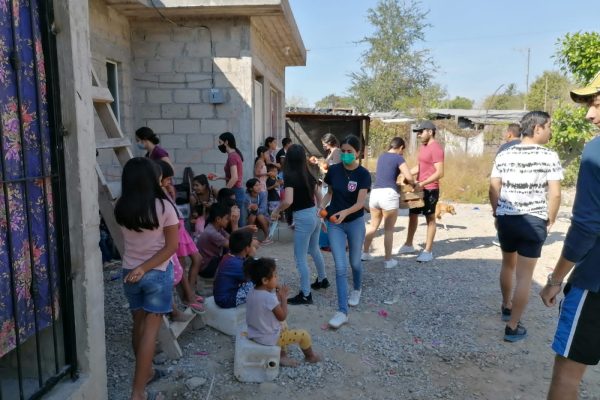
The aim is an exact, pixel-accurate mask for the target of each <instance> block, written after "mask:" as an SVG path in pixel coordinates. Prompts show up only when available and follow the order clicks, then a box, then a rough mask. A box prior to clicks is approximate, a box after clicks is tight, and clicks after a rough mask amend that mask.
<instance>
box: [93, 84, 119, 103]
mask: <svg viewBox="0 0 600 400" xmlns="http://www.w3.org/2000/svg"><path fill="white" fill-rule="evenodd" d="M91 92H92V101H93V102H94V104H96V103H103V104H104V103H106V104H110V103H112V102H113V101H114V99H113V96H112V94H111V93H110V90H108V89H107V88H104V87H98V86H92V87H91Z"/></svg>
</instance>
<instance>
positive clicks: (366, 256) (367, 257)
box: [360, 253, 374, 261]
mask: <svg viewBox="0 0 600 400" xmlns="http://www.w3.org/2000/svg"><path fill="white" fill-rule="evenodd" d="M373 258H374V257H373V256H372V255H371V254H369V253H362V254H361V255H360V260H361V261H371V260H372V259H373Z"/></svg>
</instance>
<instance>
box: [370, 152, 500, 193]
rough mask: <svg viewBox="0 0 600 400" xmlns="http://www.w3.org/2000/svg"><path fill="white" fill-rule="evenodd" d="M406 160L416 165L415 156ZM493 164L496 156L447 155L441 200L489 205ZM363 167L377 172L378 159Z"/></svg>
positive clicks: (373, 159)
mask: <svg viewBox="0 0 600 400" xmlns="http://www.w3.org/2000/svg"><path fill="white" fill-rule="evenodd" d="M405 158H406V162H407V163H408V165H409V166H411V167H412V166H414V165H415V162H416V160H415V157H414V156H411V155H409V156H406V157H405ZM493 162H494V154H484V155H481V156H477V157H470V156H467V155H464V154H463V155H461V154H447V155H446V160H445V162H444V177H443V178H442V180H441V185H440V186H441V188H440V197H441V199H442V200H446V201H452V202H457V203H476V204H483V203H487V202H488V189H489V183H490V172H491V171H492V164H493ZM363 165H364V166H365V167H366V168H367V169H368V170H369V171H371V172H375V170H376V169H377V159H376V158H369V159H368V160H367V162H366V163H365V164H363Z"/></svg>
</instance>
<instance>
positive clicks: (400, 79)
mask: <svg viewBox="0 0 600 400" xmlns="http://www.w3.org/2000/svg"><path fill="white" fill-rule="evenodd" d="M420 6H421V4H420V3H419V2H418V1H414V0H409V1H403V2H400V1H399V0H379V2H378V3H377V5H376V6H375V8H370V9H369V10H368V11H367V19H368V21H369V22H370V23H371V25H373V27H374V28H375V29H374V33H373V35H372V36H366V37H365V38H363V39H362V40H361V43H367V44H368V45H369V48H368V49H367V50H366V51H365V52H364V53H363V54H362V65H361V69H360V71H359V72H355V73H352V74H350V77H351V79H352V86H351V87H350V93H351V95H352V97H354V98H355V100H356V105H357V107H358V109H359V110H361V111H385V110H391V109H392V108H393V106H394V103H395V102H396V101H398V100H401V99H402V98H404V97H409V98H410V97H418V94H419V91H422V90H423V89H424V88H427V87H428V86H429V85H430V82H431V76H432V73H433V71H434V70H435V64H434V62H433V59H432V58H431V56H430V53H429V50H427V49H422V48H417V47H416V45H417V44H418V43H421V42H423V41H424V40H425V29H426V28H428V27H429V26H430V25H429V24H428V23H426V22H425V21H426V18H427V14H428V13H429V12H428V11H422V10H421V7H420Z"/></svg>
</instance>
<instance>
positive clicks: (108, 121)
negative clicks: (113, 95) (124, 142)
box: [94, 103, 125, 138]
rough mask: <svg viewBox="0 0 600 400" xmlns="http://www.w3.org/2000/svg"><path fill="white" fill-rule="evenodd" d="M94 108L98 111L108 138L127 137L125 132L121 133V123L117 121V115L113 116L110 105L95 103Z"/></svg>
mask: <svg viewBox="0 0 600 400" xmlns="http://www.w3.org/2000/svg"><path fill="white" fill-rule="evenodd" d="M94 108H95V109H96V113H97V114H98V117H99V118H100V123H101V124H102V127H103V128H104V131H105V132H106V136H108V137H109V138H122V137H125V136H124V135H123V132H121V127H120V126H119V121H117V118H116V117H115V114H113V111H112V108H110V104H107V103H94Z"/></svg>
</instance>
